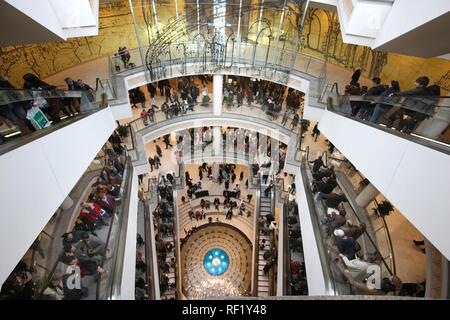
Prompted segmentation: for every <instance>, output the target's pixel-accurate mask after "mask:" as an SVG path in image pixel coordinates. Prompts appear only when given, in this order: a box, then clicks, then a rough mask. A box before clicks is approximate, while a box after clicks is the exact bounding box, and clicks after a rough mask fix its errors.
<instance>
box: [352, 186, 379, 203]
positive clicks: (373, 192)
mask: <svg viewBox="0 0 450 320" xmlns="http://www.w3.org/2000/svg"><path fill="white" fill-rule="evenodd" d="M379 193H380V191H378V190H377V189H376V188H375V187H374V185H373V184H371V183H369V184H368V185H367V186H366V187H365V188H364V189H363V190H362V191H361V192H360V193H359V194H358V196H357V197H356V199H355V200H356V203H357V204H358V205H359V206H360V207H362V208H365V207H367V206H368V205H369V203H370V201H372V200H373V199H375V197H376V196H377V195H378V194H379Z"/></svg>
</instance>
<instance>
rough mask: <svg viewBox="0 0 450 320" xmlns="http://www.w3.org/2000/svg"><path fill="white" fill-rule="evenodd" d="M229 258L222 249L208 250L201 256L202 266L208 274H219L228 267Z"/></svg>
mask: <svg viewBox="0 0 450 320" xmlns="http://www.w3.org/2000/svg"><path fill="white" fill-rule="evenodd" d="M229 264H230V260H229V259H228V254H227V253H226V252H225V251H223V250H222V249H212V250H209V251H208V252H207V253H206V254H205V257H204V258H203V266H204V267H205V269H206V271H208V273H209V274H210V275H213V276H220V275H221V274H223V273H224V272H225V271H227V269H228V265H229Z"/></svg>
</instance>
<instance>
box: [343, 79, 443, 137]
mask: <svg viewBox="0 0 450 320" xmlns="http://www.w3.org/2000/svg"><path fill="white" fill-rule="evenodd" d="M359 75H360V71H359V72H358V70H357V71H355V73H354V75H353V77H352V81H351V82H350V84H349V85H347V86H346V87H345V95H347V96H361V97H362V99H355V98H353V99H350V104H351V108H352V111H351V112H352V115H353V116H354V117H356V118H358V119H361V120H366V121H370V122H371V123H374V124H384V125H386V127H388V128H394V129H395V130H398V131H402V132H404V133H407V134H409V133H411V132H412V131H413V130H414V129H415V128H417V127H418V125H419V124H420V123H421V122H422V121H424V120H425V119H426V118H428V117H430V116H432V115H433V113H434V107H435V106H436V103H437V101H438V100H439V96H440V93H441V88H440V87H439V86H438V85H436V84H433V85H430V79H429V78H428V77H427V76H421V77H418V78H417V79H416V81H415V83H414V87H413V88H412V89H409V90H405V91H402V90H401V88H400V83H399V81H397V80H392V81H391V82H390V84H389V85H388V84H383V83H382V82H381V79H380V78H379V77H374V78H372V86H371V87H370V88H368V87H367V86H360V84H359V82H358V80H359ZM403 98H404V101H403V102H402V103H401V107H400V108H398V107H397V106H395V105H396V104H397V103H399V102H400V101H401V100H403Z"/></svg>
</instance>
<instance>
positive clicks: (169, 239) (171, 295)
mask: <svg viewBox="0 0 450 320" xmlns="http://www.w3.org/2000/svg"><path fill="white" fill-rule="evenodd" d="M161 201H162V202H165V203H166V205H167V208H168V210H169V211H171V212H172V213H173V212H174V210H173V202H167V200H166V199H163V200H161ZM172 222H173V220H172ZM174 237H175V235H174V234H163V235H162V236H161V239H162V240H164V242H165V243H167V244H171V247H172V250H171V251H170V252H167V255H166V262H167V263H168V264H169V265H170V262H171V260H172V258H174V259H175V261H176V257H175V246H176V243H175V240H174ZM164 274H165V275H166V276H167V277H168V278H169V287H168V289H167V290H166V291H164V292H161V297H164V298H165V299H176V292H175V288H176V287H174V288H171V287H172V286H173V284H175V282H176V281H175V280H176V270H175V268H169V272H168V273H164Z"/></svg>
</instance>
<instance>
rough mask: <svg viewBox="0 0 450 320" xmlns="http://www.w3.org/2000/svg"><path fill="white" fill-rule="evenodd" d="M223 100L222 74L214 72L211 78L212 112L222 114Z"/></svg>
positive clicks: (216, 114)
mask: <svg viewBox="0 0 450 320" xmlns="http://www.w3.org/2000/svg"><path fill="white" fill-rule="evenodd" d="M222 100H223V75H221V74H215V75H214V78H213V106H214V107H213V114H214V115H215V116H220V115H221V114H222Z"/></svg>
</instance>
